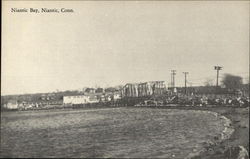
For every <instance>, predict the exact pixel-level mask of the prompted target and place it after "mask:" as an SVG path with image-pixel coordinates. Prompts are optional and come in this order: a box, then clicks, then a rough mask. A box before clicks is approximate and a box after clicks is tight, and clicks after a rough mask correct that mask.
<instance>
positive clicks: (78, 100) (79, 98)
mask: <svg viewBox="0 0 250 159" xmlns="http://www.w3.org/2000/svg"><path fill="white" fill-rule="evenodd" d="M89 102H90V101H89V96H86V95H72V96H64V97H63V104H86V103H89Z"/></svg>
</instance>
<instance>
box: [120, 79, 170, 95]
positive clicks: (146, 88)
mask: <svg viewBox="0 0 250 159" xmlns="http://www.w3.org/2000/svg"><path fill="white" fill-rule="evenodd" d="M165 91H166V85H165V82H164V81H150V82H143V83H134V84H131V83H129V84H126V85H125V86H124V87H123V88H122V97H145V96H151V95H162V94H163V93H164V92H165Z"/></svg>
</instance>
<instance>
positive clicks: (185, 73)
mask: <svg viewBox="0 0 250 159" xmlns="http://www.w3.org/2000/svg"><path fill="white" fill-rule="evenodd" d="M183 73H184V75H185V94H187V75H188V72H183Z"/></svg>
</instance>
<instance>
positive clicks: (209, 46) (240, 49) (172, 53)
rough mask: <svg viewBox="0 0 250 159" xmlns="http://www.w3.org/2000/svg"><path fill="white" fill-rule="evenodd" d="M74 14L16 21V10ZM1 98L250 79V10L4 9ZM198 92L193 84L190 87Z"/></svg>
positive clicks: (208, 4)
mask: <svg viewBox="0 0 250 159" xmlns="http://www.w3.org/2000/svg"><path fill="white" fill-rule="evenodd" d="M23 7H25V8H29V7H34V8H35V7H38V8H39V9H40V8H46V7H47V8H59V9H60V8H72V9H74V13H47V14H45V13H44V14H31V13H11V12H10V9H11V8H23ZM2 13H3V24H2V26H3V28H2V29H3V30H2V33H3V35H2V76H1V78H2V79H1V84H2V90H1V94H2V95H6V94H23V93H38V92H52V91H55V90H56V89H58V90H67V89H78V88H83V87H86V86H88V87H94V86H101V87H106V86H114V85H119V84H125V83H129V82H145V81H152V80H163V81H166V82H167V83H169V82H170V71H171V70H172V69H175V70H177V75H176V84H177V85H178V86H183V85H184V74H183V73H182V72H184V71H185V72H186V71H187V72H189V75H188V81H189V82H192V83H193V85H203V84H204V81H205V80H206V79H212V80H214V81H213V82H214V84H215V79H216V71H215V70H214V68H213V66H215V65H220V66H223V70H222V71H221V75H220V77H221V78H222V77H223V74H225V73H231V74H235V75H240V76H243V77H244V78H245V79H246V78H247V77H248V68H249V2H247V1H245V2H226V1H224V2H223V1H221V2H214V1H205V2H201V1H189V2H180V1H178V2H173V1H155V2H154V1H144V2H135V1H127V2H122V1H118V2H115V1H106V2H105V1H99V2H87V1H85V2H80V1H73V2H66V1H65V2H57V1H53V2H48V1H46V2H41V1H33V2H31V1H23V2H16V1H10V2H6V1H4V2H3V12H2ZM189 85H190V84H189Z"/></svg>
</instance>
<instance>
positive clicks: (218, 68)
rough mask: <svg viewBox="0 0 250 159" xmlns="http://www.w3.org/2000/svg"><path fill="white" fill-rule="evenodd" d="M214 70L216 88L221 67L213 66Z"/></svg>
mask: <svg viewBox="0 0 250 159" xmlns="http://www.w3.org/2000/svg"><path fill="white" fill-rule="evenodd" d="M214 69H215V70H217V78H216V87H218V85H219V84H218V79H219V71H220V70H221V69H222V67H221V66H214Z"/></svg>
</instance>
